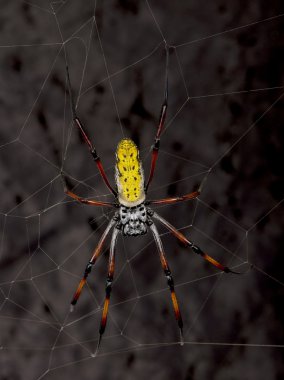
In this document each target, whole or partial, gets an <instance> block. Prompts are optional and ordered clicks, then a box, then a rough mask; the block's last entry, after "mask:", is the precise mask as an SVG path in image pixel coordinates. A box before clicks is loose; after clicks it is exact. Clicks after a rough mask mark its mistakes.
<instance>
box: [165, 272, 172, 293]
mask: <svg viewBox="0 0 284 380" xmlns="http://www.w3.org/2000/svg"><path fill="white" fill-rule="evenodd" d="M165 276H166V278H167V281H168V285H169V288H170V290H171V291H174V280H173V277H172V273H171V271H170V270H169V269H165Z"/></svg>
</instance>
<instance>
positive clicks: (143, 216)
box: [116, 203, 153, 236]
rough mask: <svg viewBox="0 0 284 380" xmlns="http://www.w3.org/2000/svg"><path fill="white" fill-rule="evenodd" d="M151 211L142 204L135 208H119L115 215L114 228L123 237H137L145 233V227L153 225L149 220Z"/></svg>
mask: <svg viewBox="0 0 284 380" xmlns="http://www.w3.org/2000/svg"><path fill="white" fill-rule="evenodd" d="M150 215H151V211H150V210H149V209H147V208H146V206H145V204H144V203H141V204H140V205H138V206H135V207H126V206H123V205H122V206H120V208H119V212H118V213H117V214H116V219H117V224H116V227H117V228H118V229H120V230H121V232H122V234H123V235H124V236H138V235H144V234H146V233H147V225H150V224H151V223H153V222H152V221H151V219H150Z"/></svg>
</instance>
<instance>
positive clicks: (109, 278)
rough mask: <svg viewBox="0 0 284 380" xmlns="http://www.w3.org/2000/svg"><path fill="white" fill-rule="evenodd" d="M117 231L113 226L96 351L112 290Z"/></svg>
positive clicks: (104, 326) (105, 321)
mask: <svg viewBox="0 0 284 380" xmlns="http://www.w3.org/2000/svg"><path fill="white" fill-rule="evenodd" d="M118 233H119V230H118V229H117V228H115V229H114V230H113V233H112V238H111V243H110V254H109V263H108V275H107V280H106V287H105V292H106V295H105V301H104V307H103V312H102V319H101V324H100V330H99V334H100V336H99V340H98V345H97V351H98V349H99V347H100V344H101V340H102V336H103V333H104V332H105V328H106V323H107V315H108V307H109V301H110V294H111V290H112V281H113V275H114V262H115V245H116V239H117V235H118Z"/></svg>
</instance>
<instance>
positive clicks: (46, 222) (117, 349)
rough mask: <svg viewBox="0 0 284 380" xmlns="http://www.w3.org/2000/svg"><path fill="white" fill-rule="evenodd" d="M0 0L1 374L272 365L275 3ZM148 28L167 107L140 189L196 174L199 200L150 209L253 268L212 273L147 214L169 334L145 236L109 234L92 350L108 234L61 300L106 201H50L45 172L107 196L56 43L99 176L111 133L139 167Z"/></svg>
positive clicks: (275, 325) (223, 370)
mask: <svg viewBox="0 0 284 380" xmlns="http://www.w3.org/2000/svg"><path fill="white" fill-rule="evenodd" d="M0 4H1V14H0V18H1V23H0V28H1V34H0V60H1V86H0V100H1V107H0V112H1V130H0V141H1V142H0V165H1V170H0V175H1V181H0V186H1V209H0V212H1V214H0V229H1V230H0V250H1V251H0V255H1V256H0V259H1V272H0V273H1V274H0V279H1V280H0V326H1V328H0V379H1V380H19V379H42V378H44V379H61V380H63V379H69V378H70V376H73V377H74V378H77V379H80V380H87V379H96V380H97V379H104V380H107V379H111V380H116V379H121V378H123V379H129V380H130V379H131V380H132V379H134V378H135V379H141V380H142V379H143V380H144V379H146V378H147V377H148V378H151V379H157V380H158V379H163V380H166V379H182V380H201V379H202V380H203V379H216V380H236V379H242V380H244V379H248V380H255V379H257V380H262V379H263V380H264V379H265V380H268V379H271V380H272V379H273V380H274V379H275V380H276V379H277V380H280V379H283V378H284V368H283V360H282V358H283V348H284V346H283V344H284V339H283V338H284V337H283V307H281V301H282V303H283V275H282V272H283V269H282V267H283V264H284V263H283V248H284V247H283V240H282V239H281V238H282V230H283V203H282V201H283V190H284V182H283V146H282V141H283V127H282V120H283V99H284V96H283V94H284V86H283V58H284V57H283V51H284V50H283V49H284V45H283V39H284V35H283V34H284V33H283V25H284V24H283V23H284V19H283V18H284V9H283V4H281V2H279V1H276V0H271V1H269V2H267V1H250V0H248V1H232V0H230V1H223V0H218V1H217V0H213V1H210V2H208V1H205V0H201V1H198V2H197V1H178V2H171V1H160V0H149V1H132V0H112V1H108V2H103V1H97V4H96V3H95V1H93V0H92V1H91V0H90V1H89V0H88V1H84V2H82V1H81V2H80V1H78V0H69V1H65V2H62V1H59V2H53V3H50V2H49V1H46V0H30V1H22V0H18V1H10V2H6V1H5V2H4V1H1V3H0ZM94 9H95V13H94ZM94 14H95V19H94V17H93V16H94ZM163 39H165V40H166V42H167V43H168V45H170V46H171V49H170V60H169V109H168V116H167V125H166V130H165V133H164V134H163V136H162V142H161V152H160V155H159V159H158V164H157V171H156V174H155V178H154V181H153V183H152V186H151V189H150V191H149V197H150V198H163V197H167V196H174V195H181V194H185V193H188V192H190V191H192V190H193V189H195V188H196V187H197V186H198V185H199V184H200V182H201V181H202V179H203V178H204V177H205V176H206V173H208V172H209V171H210V174H209V175H208V177H207V181H206V183H205V184H204V188H203V192H202V194H201V196H200V197H199V199H198V200H196V201H193V202H185V203H182V204H178V205H171V206H167V207H160V208H159V210H158V212H159V213H160V214H161V215H162V216H163V217H165V218H166V219H168V220H169V221H170V222H171V223H173V224H174V225H175V226H176V227H177V228H179V229H181V230H182V231H183V232H184V234H185V235H186V236H187V237H190V238H191V239H192V240H194V242H196V244H198V245H199V246H200V247H202V248H203V249H204V250H205V251H206V252H208V253H209V254H210V255H211V256H213V257H215V258H216V259H218V260H219V261H220V262H222V263H224V264H226V265H230V266H233V267H236V270H239V271H241V272H246V271H247V270H248V269H249V268H250V265H252V267H251V269H250V270H249V271H248V272H247V273H246V274H244V275H240V276H237V275H226V274H222V273H219V272H218V271H217V270H216V269H215V268H214V267H212V266H210V264H208V263H206V262H204V261H203V260H202V259H201V258H200V257H198V256H195V255H194V254H193V253H192V252H191V251H190V250H187V249H185V248H183V247H182V246H180V245H179V244H178V243H177V242H176V240H175V239H174V238H173V237H171V236H169V234H167V233H166V231H165V230H163V228H161V226H158V228H159V231H160V232H161V234H162V239H163V243H164V246H165V250H166V254H167V257H168V260H169V263H170V266H171V269H172V272H173V275H174V279H175V283H176V291H177V295H178V298H179V302H180V307H181V310H182V315H183V319H184V325H185V329H184V331H185V341H186V344H185V345H184V346H183V347H181V346H180V345H179V344H178V341H179V333H178V328H177V325H176V322H175V320H174V316H173V312H172V305H171V301H170V296H169V292H168V289H167V286H166V282H165V279H164V276H163V272H162V270H161V267H160V263H159V259H158V254H157V252H156V248H155V245H154V243H153V239H152V236H150V234H147V235H146V236H143V237H140V238H125V239H123V238H122V237H120V239H119V242H118V247H117V260H116V273H115V278H116V281H115V283H114V286H113V293H112V298H111V308H110V313H109V319H108V325H107V330H106V333H105V338H104V339H103V342H102V346H101V349H100V352H99V354H98V356H97V357H95V358H93V357H92V354H93V353H94V352H95V348H96V343H97V337H98V328H99V321H100V315H101V311H100V309H99V306H100V305H102V302H103V298H104V285H105V278H106V271H107V260H108V249H107V248H108V243H109V241H108V243H107V244H106V246H105V250H104V254H103V255H102V256H101V258H100V260H98V262H97V265H96V267H95V268H94V270H93V272H92V274H91V275H90V278H89V282H88V286H87V287H86V289H84V292H83V293H82V296H81V299H80V301H79V302H78V305H77V307H76V309H75V311H74V312H73V313H69V305H70V299H71V297H72V294H73V292H74V290H75V288H76V286H77V284H78V281H79V280H80V278H81V275H82V274H83V271H84V268H85V265H86V263H87V262H88V260H89V258H90V256H91V253H92V250H93V249H94V248H95V246H96V244H97V243H98V240H99V238H100V236H101V234H102V233H103V230H104V228H105V227H106V224H107V222H108V220H109V218H110V216H111V213H110V212H109V210H107V209H102V208H92V207H88V206H84V205H80V204H77V203H75V202H73V201H72V200H70V199H67V197H65V195H64V192H63V185H62V181H61V177H60V171H61V169H62V170H64V172H65V173H66V175H67V176H68V181H69V184H70V186H72V187H74V189H75V190H76V192H77V193H78V194H80V195H82V196H88V197H95V198H97V199H101V200H112V196H111V195H109V194H108V191H107V189H106V188H105V186H104V184H103V182H102V180H101V178H100V176H99V175H98V171H97V168H96V166H95V164H94V162H93V160H92V158H91V156H90V155H89V153H88V149H87V147H86V146H85V144H84V142H83V141H82V138H81V137H80V134H79V133H78V131H77V130H76V129H75V127H74V126H73V125H72V122H71V113H70V98H69V96H68V91H67V86H66V71H65V63H66V58H67V60H68V64H69V68H70V75H71V81H72V87H73V92H74V97H75V99H76V102H77V105H78V108H77V111H78V114H79V115H80V118H81V119H82V121H83V123H84V124H85V126H86V130H87V131H88V133H89V135H90V137H91V139H92V141H93V142H94V143H95V145H96V148H97V150H98V152H99V154H100V156H101V158H102V160H103V163H104V166H105V168H106V171H107V173H108V175H109V178H110V180H111V182H112V183H114V182H113V178H114V177H113V176H114V168H113V165H114V160H115V155H114V153H115V149H116V145H117V143H118V142H119V140H120V139H121V138H122V137H123V136H128V137H130V138H132V139H134V141H135V142H136V143H137V145H138V146H139V148H140V152H141V158H142V160H143V163H144V167H145V172H146V175H147V174H148V172H149V163H150V150H151V145H152V143H153V141H154V134H155V130H156V126H157V120H158V117H159V112H160V107H161V103H162V101H163V91H164V77H165V64H166V58H165V49H164V42H163ZM63 41H64V44H62V42H63ZM106 65H107V67H106ZM282 96H283V98H282ZM75 190H74V191H75Z"/></svg>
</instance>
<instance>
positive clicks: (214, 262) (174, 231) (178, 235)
mask: <svg viewBox="0 0 284 380" xmlns="http://www.w3.org/2000/svg"><path fill="white" fill-rule="evenodd" d="M153 218H155V219H157V220H158V221H159V222H160V223H162V224H163V225H164V226H165V227H166V228H167V229H168V230H169V231H170V232H171V233H172V234H173V235H174V236H175V237H176V238H177V239H178V240H179V241H180V242H182V243H183V244H184V245H185V247H190V248H191V249H192V250H193V252H194V253H197V254H198V255H200V256H201V257H203V259H204V260H206V261H208V262H209V263H210V264H212V265H214V266H215V267H216V268H218V269H220V270H221V271H223V272H225V273H235V274H240V273H239V272H235V271H233V270H232V269H230V268H228V267H226V266H224V265H223V264H220V263H219V262H218V261H217V260H215V259H213V257H211V256H209V255H207V253H205V252H203V251H202V250H201V249H200V248H199V247H198V246H197V245H195V244H194V243H193V242H191V241H190V240H188V239H187V238H186V237H185V236H184V235H183V234H182V233H181V232H180V231H178V230H177V229H176V228H175V227H174V226H173V225H171V224H170V223H169V222H168V221H167V220H165V219H164V218H162V217H161V216H160V215H158V214H157V213H154V214H153Z"/></svg>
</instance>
